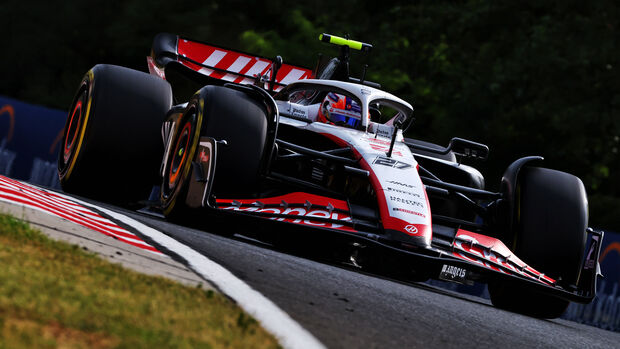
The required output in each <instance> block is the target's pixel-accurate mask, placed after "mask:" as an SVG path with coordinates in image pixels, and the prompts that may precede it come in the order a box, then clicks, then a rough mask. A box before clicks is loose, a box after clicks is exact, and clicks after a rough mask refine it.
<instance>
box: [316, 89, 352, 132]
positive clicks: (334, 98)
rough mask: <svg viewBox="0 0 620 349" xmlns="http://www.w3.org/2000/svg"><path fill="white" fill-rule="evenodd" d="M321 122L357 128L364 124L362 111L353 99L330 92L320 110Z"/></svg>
mask: <svg viewBox="0 0 620 349" xmlns="http://www.w3.org/2000/svg"><path fill="white" fill-rule="evenodd" d="M319 121H321V122H325V123H331V124H335V125H342V126H347V127H353V128H357V127H359V126H360V125H361V124H362V109H361V108H360V105H359V104H358V103H357V102H355V101H354V100H353V98H351V97H348V96H345V95H341V94H338V93H334V92H330V93H328V94H327V96H326V97H325V99H324V100H323V102H322V103H321V107H320V108H319Z"/></svg>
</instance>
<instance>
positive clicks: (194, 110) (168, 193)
mask: <svg viewBox="0 0 620 349" xmlns="http://www.w3.org/2000/svg"><path fill="white" fill-rule="evenodd" d="M202 136H207V137H212V138H214V139H215V140H216V141H220V142H221V143H220V144H219V145H218V153H217V163H216V165H215V178H214V180H213V193H214V194H215V195H216V196H217V197H220V198H226V197H229V198H232V197H251V195H252V193H253V192H254V191H255V190H256V185H257V180H258V175H259V169H260V166H261V163H262V161H263V160H264V159H263V154H264V151H265V142H266V137H267V112H266V111H265V109H264V107H263V106H262V105H261V104H260V103H258V102H257V101H255V100H253V99H252V98H250V97H248V96H247V95H246V94H245V93H243V92H241V91H238V90H235V89H231V88H227V87H221V86H206V87H204V88H202V89H201V90H200V91H198V92H197V93H196V94H195V95H194V96H193V97H192V98H191V99H190V101H189V103H188V105H187V108H186V110H185V111H184V113H183V115H182V116H181V117H180V119H179V122H178V123H177V126H176V127H175V132H174V134H173V135H172V139H171V141H170V143H169V147H170V149H169V151H167V158H166V159H165V168H164V175H163V178H162V185H161V188H162V191H161V198H160V200H161V202H162V204H163V210H164V214H165V215H166V216H167V217H170V218H173V219H174V218H179V217H182V216H185V215H186V214H187V209H186V208H185V207H184V206H185V205H184V200H185V196H186V195H187V186H188V183H187V182H188V181H189V179H190V178H191V173H190V171H191V168H192V159H194V157H195V152H196V149H197V147H198V143H199V140H200V137H202ZM222 141H225V144H224V142H222ZM185 153H186V154H187V155H186V156H183V154H185Z"/></svg>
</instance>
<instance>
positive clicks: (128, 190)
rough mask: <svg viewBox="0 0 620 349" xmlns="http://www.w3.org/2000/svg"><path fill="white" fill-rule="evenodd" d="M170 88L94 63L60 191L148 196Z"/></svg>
mask: <svg viewBox="0 0 620 349" xmlns="http://www.w3.org/2000/svg"><path fill="white" fill-rule="evenodd" d="M171 105H172V91H171V89H170V85H169V84H168V83H167V82H166V81H165V80H162V79H160V78H157V77H154V76H151V75H149V74H146V73H142V72H139V71H136V70H132V69H128V68H124V67H119V66H114V65H103V64H100V65H96V66H95V67H93V68H92V69H91V70H90V71H89V72H88V73H87V74H86V75H85V76H84V78H83V79H82V82H81V84H80V87H79V88H78V91H77V93H76V96H75V98H74V101H73V103H72V105H71V108H70V112H69V116H68V118H67V122H66V124H65V130H64V135H63V140H64V141H63V147H62V149H61V151H60V153H59V156H58V175H59V178H60V184H61V186H62V189H63V190H64V191H66V192H69V193H73V194H78V195H81V196H85V197H90V198H94V199H98V200H103V201H112V202H115V203H129V202H133V201H138V200H140V199H146V198H148V195H149V192H150V190H151V187H152V185H153V184H154V183H156V181H157V178H158V166H159V163H160V162H161V157H162V155H163V144H162V141H161V133H160V132H161V124H162V122H163V120H164V118H165V116H166V113H167V112H168V110H169V109H170V106H171Z"/></svg>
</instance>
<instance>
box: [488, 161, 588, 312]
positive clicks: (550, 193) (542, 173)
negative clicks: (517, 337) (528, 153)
mask: <svg viewBox="0 0 620 349" xmlns="http://www.w3.org/2000/svg"><path fill="white" fill-rule="evenodd" d="M517 192H518V193H517V197H518V201H517V208H518V211H517V212H516V217H517V227H516V228H517V229H516V234H515V236H514V238H513V240H512V246H509V247H511V249H512V250H513V251H514V252H515V254H516V255H517V256H518V257H519V258H520V259H522V260H523V261H524V262H525V263H526V264H528V265H530V266H531V267H533V268H534V269H537V270H538V271H540V272H544V273H545V274H546V275H548V276H549V277H551V278H554V279H556V280H558V283H559V284H560V285H563V286H568V285H574V284H575V283H576V282H577V280H578V278H579V272H580V270H581V263H582V258H583V253H584V250H585V244H586V229H587V225H588V202H587V198H586V191H585V187H584V185H583V183H582V182H581V180H580V179H579V178H577V177H575V176H573V175H570V174H568V173H564V172H560V171H555V170H550V169H546V168H538V167H527V168H524V169H523V170H522V172H521V174H520V175H519V181H518V184H517ZM489 293H490V296H491V301H492V302H493V304H494V305H495V306H497V307H499V308H504V309H507V310H510V311H514V312H519V313H523V314H527V315H530V316H535V317H540V318H556V317H559V316H560V315H562V313H564V311H565V310H566V308H567V307H568V304H569V301H567V300H564V299H561V298H557V297H553V296H549V295H546V294H541V293H537V292H534V291H533V290H531V289H530V288H528V287H527V286H524V284H522V283H518V282H491V283H490V284H489Z"/></svg>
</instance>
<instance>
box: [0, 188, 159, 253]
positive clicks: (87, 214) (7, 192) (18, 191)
mask: <svg viewBox="0 0 620 349" xmlns="http://www.w3.org/2000/svg"><path fill="white" fill-rule="evenodd" d="M0 201H5V202H9V203H13V204H17V205H20V206H25V207H29V208H33V209H35V210H39V211H43V212H45V213H48V214H51V215H54V216H57V217H60V218H64V219H66V220H69V221H71V222H74V223H77V224H79V225H81V226H84V227H86V228H89V229H92V230H95V231H98V232H100V233H102V234H105V235H108V236H111V237H113V238H115V239H117V240H119V241H122V242H124V243H126V244H129V245H132V246H135V247H139V248H141V249H143V250H146V251H149V252H153V253H157V254H160V253H161V252H159V251H158V250H157V249H156V248H155V247H153V246H151V245H149V244H147V243H146V242H144V241H143V240H142V239H140V238H139V237H138V236H137V235H135V234H133V233H131V232H129V231H128V230H126V229H124V228H122V227H120V226H118V225H117V224H115V223H114V222H112V221H110V220H109V219H106V218H104V217H102V216H101V215H99V214H97V213H96V212H93V211H92V210H90V209H88V208H86V207H84V206H82V205H80V204H77V203H75V202H73V201H71V200H70V198H69V197H66V196H64V195H60V194H56V193H53V192H50V191H47V190H44V189H40V188H37V187H34V186H31V185H28V184H25V183H22V182H19V181H16V180H13V179H10V178H7V177H4V176H0Z"/></svg>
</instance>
